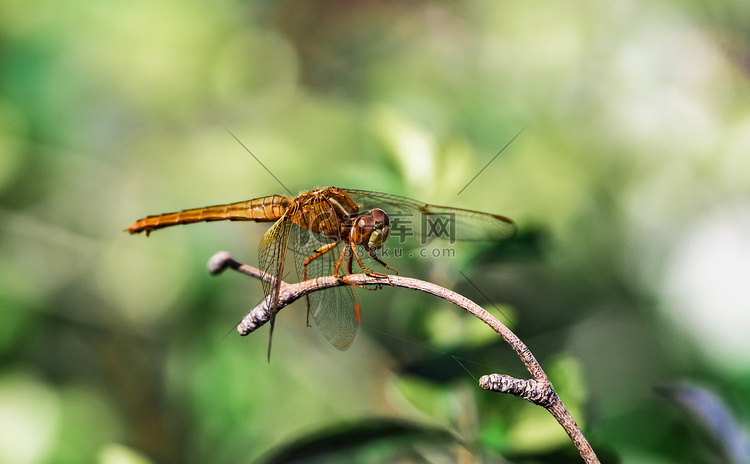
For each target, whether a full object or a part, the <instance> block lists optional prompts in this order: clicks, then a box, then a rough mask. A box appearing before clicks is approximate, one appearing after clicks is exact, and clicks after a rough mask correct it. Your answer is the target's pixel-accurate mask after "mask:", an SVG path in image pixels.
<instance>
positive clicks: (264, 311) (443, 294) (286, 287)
mask: <svg viewBox="0 0 750 464" xmlns="http://www.w3.org/2000/svg"><path fill="white" fill-rule="evenodd" d="M208 268H209V271H210V272H211V274H214V275H216V274H220V273H221V272H223V271H224V270H226V269H227V268H231V269H233V270H235V271H238V272H241V273H243V274H246V275H249V276H251V277H255V278H257V279H260V280H265V281H273V280H274V277H273V276H270V275H268V274H266V273H265V272H263V271H261V270H259V269H257V268H255V267H252V266H248V265H247V264H241V263H238V262H237V261H235V260H234V259H232V257H231V256H230V255H229V253H227V252H226V251H220V252H218V253H216V254H215V255H213V256H212V257H211V259H210V260H209V262H208ZM343 285H359V286H368V285H369V286H378V287H382V286H384V285H388V286H391V287H401V288H408V289H411V290H418V291H421V292H425V293H429V294H432V295H435V296H438V297H440V298H442V299H444V300H446V301H449V302H451V303H453V304H455V305H457V306H459V307H461V308H463V309H465V310H466V311H468V312H470V313H471V314H473V315H474V316H476V317H477V318H479V319H480V320H482V321H483V322H484V323H485V324H487V325H488V326H490V327H491V328H492V329H493V330H494V331H495V332H496V333H497V334H498V335H500V336H501V337H503V340H505V341H506V342H507V343H508V344H509V345H510V346H511V348H513V350H514V351H515V352H516V354H517V355H518V357H519V358H520V359H521V361H522V362H523V364H524V366H526V370H528V371H529V373H530V374H531V377H532V379H528V380H526V379H517V378H515V377H511V376H509V375H501V374H490V375H485V376H482V378H481V379H479V385H480V387H481V388H483V389H485V390H489V391H495V392H499V393H509V394H511V395H513V396H518V397H519V398H524V399H525V400H527V401H529V402H531V403H534V404H536V405H539V406H542V407H543V408H545V409H546V410H547V411H549V412H550V414H552V416H553V417H554V418H555V419H556V420H557V422H558V423H559V424H560V425H561V426H562V427H563V429H565V432H566V433H567V434H568V436H569V437H570V439H571V440H572V441H573V444H574V445H575V446H576V448H577V449H578V451H579V453H580V454H581V457H582V458H583V460H584V462H587V463H598V462H599V460H598V458H597V457H596V453H594V450H593V449H592V448H591V445H590V444H589V443H588V441H587V440H586V437H584V435H583V432H581V429H580V428H579V427H578V424H576V422H575V420H574V419H573V417H572V416H571V415H570V413H569V412H568V410H567V409H566V408H565V405H563V403H562V401H561V400H560V398H559V397H558V396H557V393H556V392H555V390H554V389H553V388H552V384H550V382H549V380H548V379H547V374H545V373H544V370H543V369H542V366H541V365H540V364H539V362H538V361H537V360H536V358H535V357H534V355H533V354H532V353H531V351H530V350H529V349H528V347H526V345H525V344H524V343H523V342H522V341H521V340H520V339H519V338H518V336H516V334H514V333H513V332H512V331H511V330H510V329H508V328H507V327H506V326H505V325H504V324H503V323H502V322H500V321H499V320H498V319H497V318H495V317H494V316H492V315H491V314H490V313H488V312H487V311H485V310H484V309H483V308H482V307H481V306H479V305H478V304H476V303H474V302H473V301H471V300H470V299H468V298H466V297H464V296H462V295H459V294H458V293H456V292H453V291H451V290H448V289H447V288H443V287H440V286H439V285H435V284H433V283H430V282H425V281H422V280H417V279H412V278H409V277H399V276H393V275H389V276H382V277H380V276H372V275H367V274H349V275H345V276H341V277H340V278H339V279H337V278H336V277H334V276H327V277H318V278H316V279H311V280H306V281H304V282H299V283H296V284H288V283H286V282H283V281H282V282H281V289H280V292H279V300H278V304H277V307H276V310H277V311H279V310H281V308H283V307H285V306H288V305H289V304H291V303H293V302H294V301H296V300H298V299H300V298H302V297H303V296H305V295H307V294H309V293H312V292H315V291H319V290H324V289H327V288H332V287H339V286H343ZM269 302H270V301H269V298H266V299H264V300H263V301H262V302H261V303H260V304H258V305H257V306H256V307H255V308H253V309H252V310H250V312H249V313H248V314H247V315H246V316H245V317H244V318H243V319H242V322H240V323H239V324H238V325H237V331H238V332H239V334H240V335H248V334H249V333H251V332H253V331H254V330H256V329H257V328H259V327H260V326H262V325H263V324H265V323H266V322H268V320H269V311H268V304H269Z"/></svg>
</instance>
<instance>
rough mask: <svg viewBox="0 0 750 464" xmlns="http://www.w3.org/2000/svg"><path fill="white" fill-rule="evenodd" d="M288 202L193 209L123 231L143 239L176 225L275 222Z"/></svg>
mask: <svg viewBox="0 0 750 464" xmlns="http://www.w3.org/2000/svg"><path fill="white" fill-rule="evenodd" d="M288 206H289V199H288V198H287V197H283V196H281V195H271V196H268V197H263V198H256V199H254V200H248V201H240V202H237V203H229V204H226V205H216V206H208V207H205V208H193V209H186V210H183V211H178V212H175V213H164V214H157V215H154V216H147V217H145V218H143V219H139V220H138V221H136V222H134V223H133V224H132V225H131V226H130V227H128V228H127V229H125V230H126V231H128V232H130V233H131V234H137V233H140V232H146V235H148V234H149V233H151V231H153V230H156V229H162V228H164V227H170V226H175V225H178V224H193V223H195V222H211V221H255V222H273V221H276V220H278V219H279V218H280V217H281V216H283V215H284V213H285V212H286V210H287V207H288Z"/></svg>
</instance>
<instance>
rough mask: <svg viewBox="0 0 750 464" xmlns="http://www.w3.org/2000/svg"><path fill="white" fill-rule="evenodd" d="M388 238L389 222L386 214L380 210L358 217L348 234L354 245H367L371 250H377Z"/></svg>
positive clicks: (389, 234) (389, 231)
mask: <svg viewBox="0 0 750 464" xmlns="http://www.w3.org/2000/svg"><path fill="white" fill-rule="evenodd" d="M390 236H391V221H390V219H388V214H386V212H385V211H383V210H382V209H380V208H375V209H373V210H370V211H368V212H366V213H365V214H362V215H360V216H358V217H357V219H356V220H355V221H354V226H353V227H352V230H351V233H350V234H349V237H350V239H351V240H352V241H353V242H354V243H356V244H357V245H367V247H368V248H369V249H371V250H377V249H378V248H380V247H382V246H383V245H385V242H387V241H388V237H390Z"/></svg>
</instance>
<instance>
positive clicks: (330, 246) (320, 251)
mask: <svg viewBox="0 0 750 464" xmlns="http://www.w3.org/2000/svg"><path fill="white" fill-rule="evenodd" d="M339 243H341V242H340V241H335V242H331V243H327V244H325V245H323V246H322V247H320V248H318V249H317V250H315V253H313V254H312V255H310V256H309V257H308V258H307V259H305V262H304V263H303V264H302V280H307V265H308V264H310V263H311V262H313V261H314V260H316V259H318V258H320V257H321V256H323V255H324V254H326V253H328V252H329V251H331V250H333V249H334V248H336V246H337V245H338V244H339ZM305 302H306V303H307V317H306V319H305V320H306V324H307V326H308V327H310V296H309V295H305Z"/></svg>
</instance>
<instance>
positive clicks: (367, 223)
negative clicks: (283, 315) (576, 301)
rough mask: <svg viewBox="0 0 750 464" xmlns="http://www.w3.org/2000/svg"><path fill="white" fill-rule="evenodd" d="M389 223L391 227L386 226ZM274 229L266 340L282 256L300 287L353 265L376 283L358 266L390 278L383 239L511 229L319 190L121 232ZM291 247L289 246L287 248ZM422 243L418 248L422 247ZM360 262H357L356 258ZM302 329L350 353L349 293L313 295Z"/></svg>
mask: <svg viewBox="0 0 750 464" xmlns="http://www.w3.org/2000/svg"><path fill="white" fill-rule="evenodd" d="M391 218H394V219H395V221H394V222H393V223H392V222H391ZM224 220H229V221H255V222H275V224H274V225H273V226H272V227H271V228H270V229H269V230H268V231H267V232H266V233H265V234H264V235H263V239H262V241H261V244H260V252H259V267H260V269H261V270H262V271H264V272H266V273H267V274H268V275H270V276H272V277H274V279H273V280H271V281H268V280H263V292H264V294H265V296H266V298H267V299H268V301H269V304H268V308H269V311H270V315H269V316H270V317H269V322H270V324H271V326H270V327H271V328H270V335H269V340H268V349H269V356H270V350H271V339H272V337H273V328H274V322H275V316H276V312H277V305H278V299H279V290H280V286H281V280H282V277H283V275H284V264H285V256H286V250H287V248H288V247H289V248H290V249H291V250H293V253H294V263H295V267H296V270H297V275H298V277H299V278H300V279H302V280H307V279H309V278H315V277H322V276H331V275H333V276H336V277H339V276H340V275H342V274H340V273H342V272H344V271H345V272H347V273H349V274H351V273H353V262H354V260H356V262H357V265H358V266H359V268H360V269H362V270H363V271H364V272H366V273H368V274H372V275H377V276H382V275H384V274H382V273H379V272H375V271H372V270H370V269H368V268H367V267H366V266H365V263H364V262H363V261H362V257H363V256H364V255H365V254H366V256H364V257H365V258H368V257H369V258H371V259H372V260H374V261H375V262H376V263H378V264H380V265H381V266H383V267H384V268H385V269H390V270H391V271H394V272H396V271H395V269H393V268H391V267H390V266H388V265H387V264H386V263H385V262H383V261H382V260H381V259H380V258H379V257H378V256H377V255H376V251H377V250H379V249H381V248H382V247H383V246H384V245H385V244H386V242H387V241H388V239H389V237H390V236H391V235H392V234H393V235H394V236H395V235H400V241H401V242H402V243H403V242H404V240H405V239H406V238H407V236H414V237H420V238H421V239H422V240H427V239H431V238H434V237H444V238H448V239H449V240H488V241H495V240H504V239H508V238H511V237H513V236H514V235H515V234H516V231H517V227H516V224H515V223H514V222H513V221H512V220H510V219H508V218H506V217H503V216H499V215H496V214H488V213H481V212H478V211H470V210H466V209H459V208H450V207H446V206H435V205H428V204H425V203H421V202H418V201H415V200H411V199H409V198H404V197H400V196H397V195H390V194H386V193H378V192H369V191H365V190H350V189H343V188H337V187H325V188H320V189H317V190H312V191H310V192H305V193H302V194H300V195H299V196H297V197H296V198H295V197H287V196H281V195H272V196H267V197H262V198H256V199H254V200H248V201H241V202H238V203H230V204H226V205H219V206H209V207H205V208H195V209H187V210H184V211H179V212H175V213H165V214H159V215H155V216H147V217H145V218H143V219H140V220H138V221H136V222H134V223H133V224H132V225H131V226H130V227H128V228H127V229H125V231H127V232H130V233H131V234H137V233H140V232H145V233H146V235H148V234H150V233H151V232H153V231H154V230H157V229H161V228H164V227H170V226H174V225H178V224H192V223H194V222H201V221H206V222H210V221H224ZM290 240H291V243H290ZM422 243H425V242H424V241H423V242H422ZM360 254H362V255H363V256H360ZM307 311H308V313H307V314H308V322H309V316H310V314H312V317H313V319H315V322H316V324H317V326H318V328H319V329H320V331H321V332H322V333H323V335H324V336H325V337H326V338H327V339H328V340H329V341H330V342H331V343H332V344H333V346H335V347H336V348H338V349H340V350H346V349H347V348H349V346H351V344H352V342H353V341H354V337H355V336H356V334H357V328H358V326H359V321H360V306H359V301H358V299H357V295H356V293H355V292H354V290H353V289H352V287H351V286H342V287H334V288H329V289H325V290H322V291H317V292H313V293H311V294H309V295H308V300H307Z"/></svg>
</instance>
